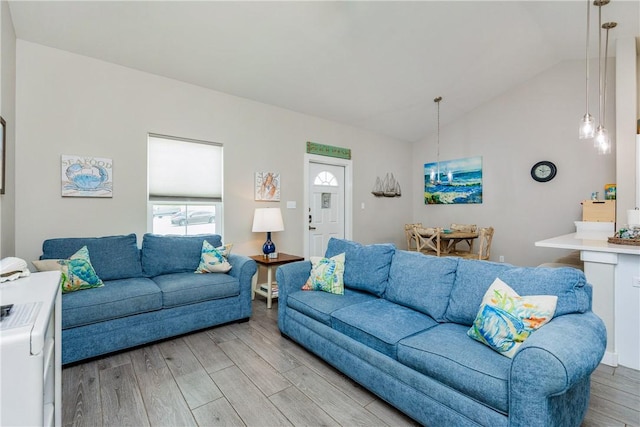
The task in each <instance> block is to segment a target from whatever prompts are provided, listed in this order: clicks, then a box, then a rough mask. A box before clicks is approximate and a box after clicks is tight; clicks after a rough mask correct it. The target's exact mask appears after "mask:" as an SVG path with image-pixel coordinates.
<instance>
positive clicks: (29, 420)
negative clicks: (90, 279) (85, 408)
mask: <svg viewBox="0 0 640 427" xmlns="http://www.w3.org/2000/svg"><path fill="white" fill-rule="evenodd" d="M0 303H1V304H2V305H3V306H6V305H12V307H11V310H10V311H9V314H8V315H7V316H4V317H3V318H2V320H1V321H0V425H2V426H54V425H55V426H59V425H60V424H61V391H62V389H61V374H62V368H61V360H62V359H61V356H62V353H61V345H60V342H61V340H60V338H61V336H60V332H61V326H62V324H61V299H60V272H59V271H49V272H43V273H34V274H32V275H30V276H29V277H23V278H19V279H17V280H13V281H10V282H4V283H1V284H0Z"/></svg>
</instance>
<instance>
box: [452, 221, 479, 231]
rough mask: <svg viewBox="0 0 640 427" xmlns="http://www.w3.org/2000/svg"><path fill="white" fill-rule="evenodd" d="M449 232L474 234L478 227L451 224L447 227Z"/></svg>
mask: <svg viewBox="0 0 640 427" xmlns="http://www.w3.org/2000/svg"><path fill="white" fill-rule="evenodd" d="M449 230H452V231H462V232H464V233H475V232H476V231H478V226H477V225H475V224H455V223H452V224H451V225H450V226H449Z"/></svg>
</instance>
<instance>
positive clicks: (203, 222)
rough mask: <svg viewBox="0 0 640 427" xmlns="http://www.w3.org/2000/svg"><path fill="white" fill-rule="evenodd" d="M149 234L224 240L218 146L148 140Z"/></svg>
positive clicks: (163, 138) (161, 138)
mask: <svg viewBox="0 0 640 427" xmlns="http://www.w3.org/2000/svg"><path fill="white" fill-rule="evenodd" d="M148 170H149V177H148V185H149V190H148V204H149V212H150V220H149V223H150V224H151V227H150V228H151V232H153V233H156V234H178V235H193V234H203V233H215V234H222V145H221V144H216V143H212V142H205V141H197V140H192V139H184V138H175V137H170V136H163V135H154V134H149V137H148Z"/></svg>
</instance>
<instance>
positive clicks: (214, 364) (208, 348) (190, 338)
mask: <svg viewBox="0 0 640 427" xmlns="http://www.w3.org/2000/svg"><path fill="white" fill-rule="evenodd" d="M184 340H185V342H186V343H187V345H188V346H189V348H191V351H192V352H193V354H194V355H195V356H196V357H197V358H198V361H199V362H200V364H201V365H202V367H204V369H205V371H207V372H208V373H211V372H215V371H219V370H220V369H224V368H228V367H229V366H233V361H232V360H231V359H229V357H228V356H227V355H226V354H225V352H224V351H222V349H221V348H220V347H219V346H218V345H217V344H216V343H215V342H213V340H212V339H211V337H210V335H209V334H208V333H207V332H206V331H205V332H197V333H195V334H191V335H187V336H185V337H184Z"/></svg>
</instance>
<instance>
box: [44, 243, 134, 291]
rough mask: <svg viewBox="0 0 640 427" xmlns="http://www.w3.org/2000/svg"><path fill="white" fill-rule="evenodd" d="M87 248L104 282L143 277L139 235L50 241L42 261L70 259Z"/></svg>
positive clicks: (45, 246)
mask: <svg viewBox="0 0 640 427" xmlns="http://www.w3.org/2000/svg"><path fill="white" fill-rule="evenodd" d="M83 246H86V247H87V249H88V250H89V253H91V264H92V265H93V267H94V268H95V270H96V273H97V274H98V276H99V277H100V278H101V279H102V280H116V279H128V278H130V277H143V274H142V264H141V263H140V249H138V246H137V243H136V235H135V234H133V233H132V234H128V235H126V236H125V235H122V236H106V237H68V238H58V239H47V240H45V241H44V242H43V244H42V256H40V259H68V258H69V257H70V256H71V255H73V254H74V253H76V252H77V251H78V249H80V248H82V247H83Z"/></svg>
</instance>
